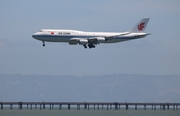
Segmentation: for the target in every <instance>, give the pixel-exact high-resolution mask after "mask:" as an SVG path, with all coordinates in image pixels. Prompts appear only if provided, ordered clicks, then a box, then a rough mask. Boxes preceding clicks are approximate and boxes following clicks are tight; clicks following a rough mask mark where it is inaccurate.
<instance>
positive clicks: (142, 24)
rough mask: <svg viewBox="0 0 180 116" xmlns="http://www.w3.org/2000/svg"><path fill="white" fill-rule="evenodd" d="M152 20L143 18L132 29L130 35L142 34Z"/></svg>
mask: <svg viewBox="0 0 180 116" xmlns="http://www.w3.org/2000/svg"><path fill="white" fill-rule="evenodd" d="M149 19H150V18H146V17H145V18H143V19H141V20H140V21H139V22H138V23H137V24H136V25H135V26H134V27H133V28H132V29H130V30H129V31H128V32H130V33H142V32H144V30H145V29H146V26H147V24H148V21H149Z"/></svg>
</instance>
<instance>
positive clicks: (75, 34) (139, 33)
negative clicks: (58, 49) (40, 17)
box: [32, 18, 149, 48]
mask: <svg viewBox="0 0 180 116" xmlns="http://www.w3.org/2000/svg"><path fill="white" fill-rule="evenodd" d="M148 21H149V18H143V19H142V20H140V21H139V22H138V23H137V24H136V25H135V26H134V27H133V28H132V29H130V30H129V31H127V32H85V31H77V30H57V29H41V30H40V31H39V32H37V33H35V34H33V35H32V37H33V38H35V39H37V40H40V41H42V42H43V46H45V42H67V43H69V44H70V45H77V44H79V45H83V46H84V48H87V46H88V47H89V48H95V46H96V45H97V44H100V43H117V42H123V41H128V40H134V39H139V38H144V37H146V36H147V35H149V34H147V33H145V32H144V31H145V28H146V26H147V23H148Z"/></svg>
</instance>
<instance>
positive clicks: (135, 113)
mask: <svg viewBox="0 0 180 116" xmlns="http://www.w3.org/2000/svg"><path fill="white" fill-rule="evenodd" d="M152 115H153V116H180V110H173V109H170V110H160V109H157V110H152V109H146V110H143V109H138V110H134V109H129V110H125V109H120V110H114V109H111V110H106V109H100V110H97V109H89V110H87V109H81V110H77V109H76V108H72V109H71V110H68V109H66V108H63V109H61V110H59V109H58V108H54V109H52V110H49V109H48V108H47V109H43V110H39V109H33V110H30V109H26V108H23V109H22V110H19V109H17V108H13V110H10V109H9V108H4V109H3V110H0V116H152Z"/></svg>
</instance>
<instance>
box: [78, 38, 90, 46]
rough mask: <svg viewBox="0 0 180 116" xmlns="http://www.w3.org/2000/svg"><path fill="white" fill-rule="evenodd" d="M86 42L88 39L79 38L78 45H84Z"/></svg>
mask: <svg viewBox="0 0 180 116" xmlns="http://www.w3.org/2000/svg"><path fill="white" fill-rule="evenodd" d="M86 44H88V40H87V39H80V40H79V45H86Z"/></svg>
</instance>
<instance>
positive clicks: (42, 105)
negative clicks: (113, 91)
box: [0, 101, 180, 110]
mask: <svg viewBox="0 0 180 116" xmlns="http://www.w3.org/2000/svg"><path fill="white" fill-rule="evenodd" d="M13 106H15V107H18V108H19V109H20V110H22V109H23V108H27V109H30V110H32V109H33V108H34V109H40V110H42V109H46V108H49V109H50V110H52V109H54V108H55V107H56V108H59V110H61V109H62V108H67V109H68V110H70V109H71V108H77V109H78V110H80V109H81V108H84V109H87V110H89V109H90V108H92V109H97V110H99V109H104V108H106V109H107V110H111V109H115V110H120V109H121V108H124V109H126V110H128V109H129V108H134V109H135V110H138V108H139V109H140V108H143V109H144V110H146V109H147V108H151V109H152V110H156V109H157V108H159V109H160V110H169V109H170V108H171V109H173V110H178V106H180V103H168V102H167V103H133V102H2V101H1V102H0V107H1V110H3V108H4V107H9V108H10V109H11V110H12V109H13Z"/></svg>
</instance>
